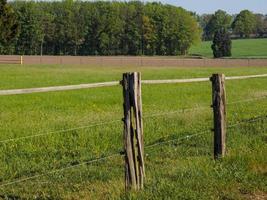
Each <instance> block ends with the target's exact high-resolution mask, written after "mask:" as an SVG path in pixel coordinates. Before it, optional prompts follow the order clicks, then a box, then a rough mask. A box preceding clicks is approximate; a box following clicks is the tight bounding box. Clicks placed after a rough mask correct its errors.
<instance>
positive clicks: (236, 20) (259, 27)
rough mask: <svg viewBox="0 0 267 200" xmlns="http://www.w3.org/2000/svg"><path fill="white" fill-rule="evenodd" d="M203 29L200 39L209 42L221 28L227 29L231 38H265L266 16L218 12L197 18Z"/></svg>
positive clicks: (266, 32) (266, 30)
mask: <svg viewBox="0 0 267 200" xmlns="http://www.w3.org/2000/svg"><path fill="white" fill-rule="evenodd" d="M197 20H198V22H199V24H200V26H201V27H202V29H203V35H202V38H203V39H204V40H211V39H212V38H213V36H214V34H215V32H216V31H217V30H219V29H221V28H225V29H227V30H228V31H229V32H230V33H231V37H232V38H243V37H246V38H250V37H253V38H256V37H267V15H263V14H258V13H252V12H251V11H249V10H242V11H241V12H240V13H239V14H237V15H232V16H231V15H229V14H227V13H226V12H225V11H222V10H218V11H216V12H215V13H214V14H203V15H201V16H197Z"/></svg>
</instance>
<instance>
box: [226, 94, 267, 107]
mask: <svg viewBox="0 0 267 200" xmlns="http://www.w3.org/2000/svg"><path fill="white" fill-rule="evenodd" d="M266 98H267V96H261V97H256V98H250V99H245V100H239V101H233V102H229V103H226V105H232V104H237V103H243V102H252V101H257V100H262V99H266Z"/></svg>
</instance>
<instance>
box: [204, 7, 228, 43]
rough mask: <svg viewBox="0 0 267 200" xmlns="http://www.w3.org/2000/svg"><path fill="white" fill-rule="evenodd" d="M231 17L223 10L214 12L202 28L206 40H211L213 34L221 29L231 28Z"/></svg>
mask: <svg viewBox="0 0 267 200" xmlns="http://www.w3.org/2000/svg"><path fill="white" fill-rule="evenodd" d="M231 21H232V17H231V16H230V15H228V14H227V13H226V12H225V11H223V10H218V11H216V12H215V13H214V14H213V15H212V16H211V17H210V20H209V22H208V23H207V25H206V26H205V28H204V32H205V36H206V39H211V38H213V36H214V34H215V32H216V31H217V30H220V29H222V28H224V29H229V28H230V27H231Z"/></svg>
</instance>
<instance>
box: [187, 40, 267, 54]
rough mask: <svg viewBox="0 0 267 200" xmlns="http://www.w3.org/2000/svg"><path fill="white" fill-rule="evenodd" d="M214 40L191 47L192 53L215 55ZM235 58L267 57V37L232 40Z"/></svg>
mask: <svg viewBox="0 0 267 200" xmlns="http://www.w3.org/2000/svg"><path fill="white" fill-rule="evenodd" d="M211 44H212V42H210V41H205V42H202V43H200V44H199V45H197V46H194V47H192V48H191V49H190V51H189V53H190V54H198V55H202V56H204V57H213V54H212V49H211ZM232 57H233V58H267V39H241V40H240V39H239V40H232Z"/></svg>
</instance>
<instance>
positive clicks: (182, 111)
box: [143, 105, 209, 118]
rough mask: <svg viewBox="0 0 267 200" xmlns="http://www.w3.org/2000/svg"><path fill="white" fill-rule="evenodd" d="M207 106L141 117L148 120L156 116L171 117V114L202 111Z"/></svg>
mask: <svg viewBox="0 0 267 200" xmlns="http://www.w3.org/2000/svg"><path fill="white" fill-rule="evenodd" d="M208 108H209V107H208V105H205V106H204V105H203V106H198V107H195V108H182V109H179V110H175V111H170V112H163V113H154V114H150V115H145V116H143V118H150V117H158V116H164V115H172V114H176V113H184V112H187V111H196V110H204V109H208Z"/></svg>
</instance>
